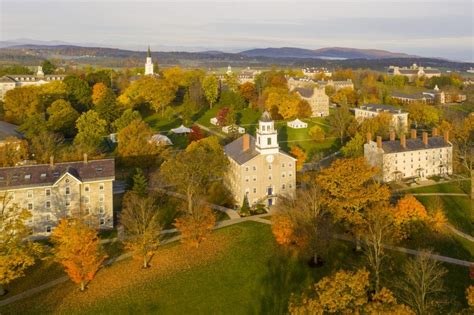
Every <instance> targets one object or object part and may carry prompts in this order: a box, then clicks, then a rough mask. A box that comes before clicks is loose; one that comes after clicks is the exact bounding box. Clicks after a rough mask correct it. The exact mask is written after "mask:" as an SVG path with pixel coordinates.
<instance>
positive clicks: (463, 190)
mask: <svg viewBox="0 0 474 315" xmlns="http://www.w3.org/2000/svg"><path fill="white" fill-rule="evenodd" d="M470 189H471V181H470V180H465V181H458V182H451V183H442V184H438V185H431V186H426V187H419V188H413V189H410V192H412V193H460V194H469V192H470Z"/></svg>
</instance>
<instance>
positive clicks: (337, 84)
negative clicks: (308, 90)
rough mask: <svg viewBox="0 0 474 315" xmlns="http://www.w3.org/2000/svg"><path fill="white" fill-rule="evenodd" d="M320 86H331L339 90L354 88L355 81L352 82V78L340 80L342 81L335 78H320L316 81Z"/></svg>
mask: <svg viewBox="0 0 474 315" xmlns="http://www.w3.org/2000/svg"><path fill="white" fill-rule="evenodd" d="M316 83H317V84H318V85H319V86H322V87H326V86H331V87H333V88H334V90H335V91H336V92H337V91H339V90H341V89H351V90H353V89H354V83H352V80H351V79H347V80H340V81H333V80H320V81H317V82H316Z"/></svg>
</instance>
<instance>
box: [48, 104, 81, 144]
mask: <svg viewBox="0 0 474 315" xmlns="http://www.w3.org/2000/svg"><path fill="white" fill-rule="evenodd" d="M47 113H48V127H49V129H50V130H52V131H54V132H60V133H62V134H63V135H64V136H65V137H72V136H74V133H75V124H76V120H77V119H78V118H79V113H78V112H77V111H76V110H75V109H74V107H72V105H71V103H69V102H68V101H66V100H62V99H60V100H57V101H55V102H53V104H51V106H50V107H49V108H48V110H47Z"/></svg>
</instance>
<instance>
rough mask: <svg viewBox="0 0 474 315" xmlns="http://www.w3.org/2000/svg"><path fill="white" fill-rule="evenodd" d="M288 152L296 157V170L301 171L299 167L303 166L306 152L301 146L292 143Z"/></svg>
mask: <svg viewBox="0 0 474 315" xmlns="http://www.w3.org/2000/svg"><path fill="white" fill-rule="evenodd" d="M290 153H291V155H293V156H294V157H295V158H296V170H297V171H301V169H302V168H303V164H304V162H305V161H306V157H307V155H306V152H304V150H303V149H302V148H301V147H299V146H297V145H293V146H291V151H290Z"/></svg>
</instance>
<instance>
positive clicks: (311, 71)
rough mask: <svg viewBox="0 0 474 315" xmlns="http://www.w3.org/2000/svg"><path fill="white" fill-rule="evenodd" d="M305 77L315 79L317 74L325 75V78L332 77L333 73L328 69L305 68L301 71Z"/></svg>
mask: <svg viewBox="0 0 474 315" xmlns="http://www.w3.org/2000/svg"><path fill="white" fill-rule="evenodd" d="M301 71H302V72H303V74H304V75H305V77H308V78H313V77H314V75H315V74H323V75H324V76H325V77H331V76H332V73H331V72H330V71H329V70H328V69H327V68H314V67H311V68H303V69H301Z"/></svg>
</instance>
